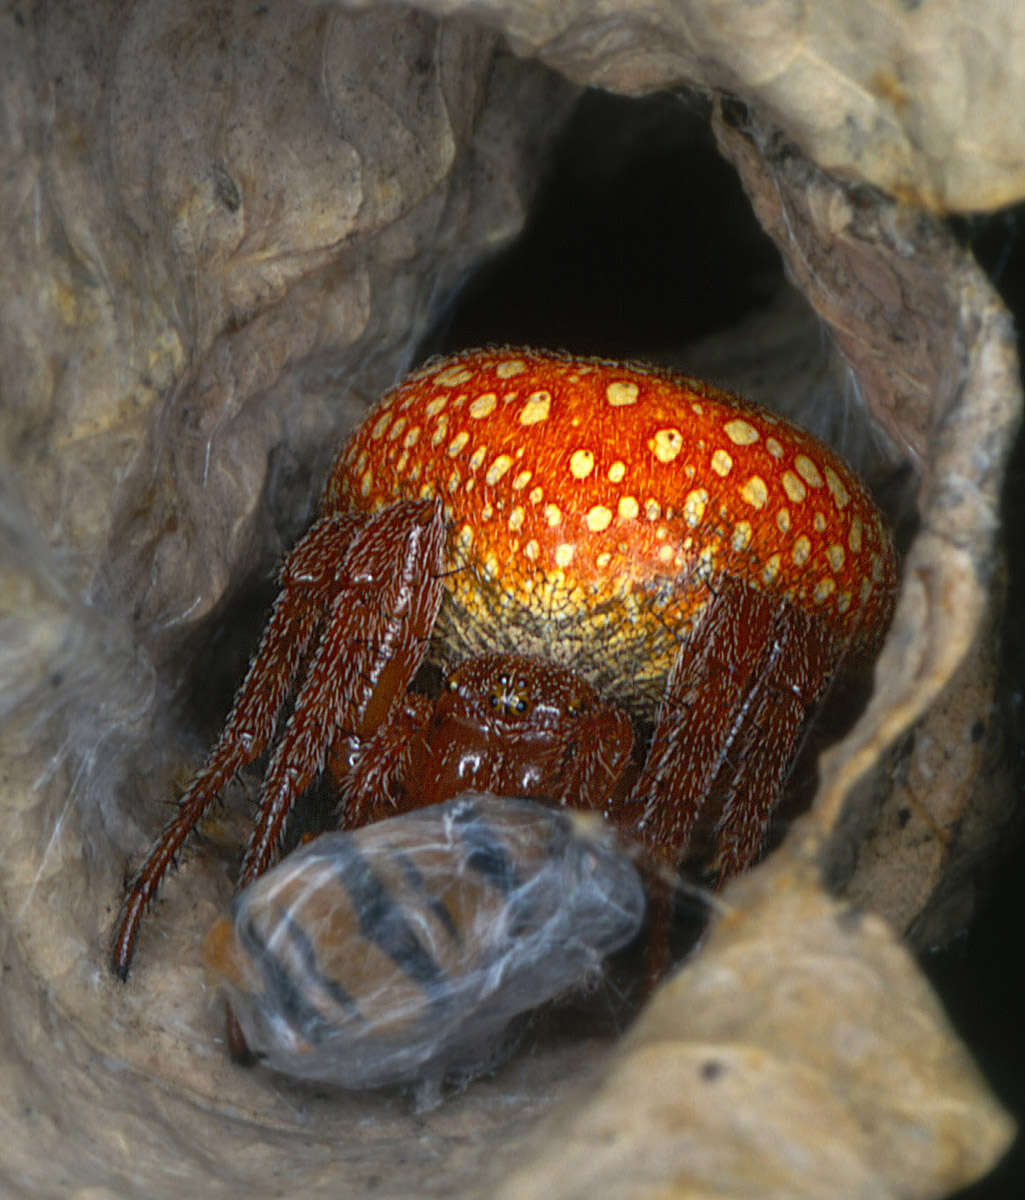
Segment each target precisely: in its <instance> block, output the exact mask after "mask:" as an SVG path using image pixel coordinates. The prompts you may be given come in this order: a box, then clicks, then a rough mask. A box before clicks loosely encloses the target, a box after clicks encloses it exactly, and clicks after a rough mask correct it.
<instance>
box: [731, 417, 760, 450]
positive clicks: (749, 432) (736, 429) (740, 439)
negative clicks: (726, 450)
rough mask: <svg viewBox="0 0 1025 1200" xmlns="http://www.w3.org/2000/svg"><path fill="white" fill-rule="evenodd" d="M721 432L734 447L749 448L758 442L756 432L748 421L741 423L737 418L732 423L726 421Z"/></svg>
mask: <svg viewBox="0 0 1025 1200" xmlns="http://www.w3.org/2000/svg"><path fill="white" fill-rule="evenodd" d="M723 431H724V432H725V434H726V436H727V437H728V438H729V439H730V441H731V442H732V443H733V444H734V445H735V446H750V445H751V444H752V443H753V442H757V441H758V430H757V429H755V427H754V426H753V425H752V424H750V423H749V422H748V421H742V420H741V419H740V418H739V417H737V418H736V419H735V420H733V421H727V422H726V424H725V425H724V426H723Z"/></svg>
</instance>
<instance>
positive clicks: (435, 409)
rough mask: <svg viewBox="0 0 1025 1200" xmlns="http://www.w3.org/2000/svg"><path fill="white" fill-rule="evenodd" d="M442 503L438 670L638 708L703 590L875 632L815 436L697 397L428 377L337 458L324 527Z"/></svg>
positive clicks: (867, 513)
mask: <svg viewBox="0 0 1025 1200" xmlns="http://www.w3.org/2000/svg"><path fill="white" fill-rule="evenodd" d="M417 498H420V499H437V500H439V501H440V502H441V503H442V505H443V507H444V512H445V516H446V518H447V520H448V522H449V524H450V532H449V543H448V559H449V563H450V566H451V568H452V570H451V572H450V573H449V574H448V575H447V576H446V580H445V584H446V589H447V591H446V597H445V600H444V602H443V604H442V610H441V613H440V615H439V619H438V624H437V627H436V637H435V641H436V647H437V649H436V653H437V655H438V657H440V658H442V659H446V658H448V659H458V658H460V657H463V656H465V655H469V654H481V653H493V652H498V653H511V652H512V653H520V654H537V655H541V656H543V657H545V658H547V659H549V660H552V661H555V662H559V663H562V664H564V665H566V666H569V667H572V668H574V669H576V670H578V671H580V672H581V673H582V674H583V675H584V676H585V677H587V678H588V679H589V680H590V682H592V683H593V684H594V685H595V686H597V687H599V688H600V689H601V690H603V691H604V692H606V693H607V694H608V695H610V696H612V697H616V698H618V699H620V700H621V701H622V702H624V703H627V704H628V705H630V706H631V707H633V708H634V709H635V710H637V709H640V710H641V711H648V712H650V710H651V708H652V707H653V706H654V704H655V703H656V702H657V700H658V698H659V697H660V695H661V694H662V691H663V688H664V684H665V679H666V676H667V674H668V671H669V669H670V667H671V665H672V662H673V660H674V658H675V656H676V653H677V651H678V649H679V644H680V639H681V637H685V636H686V633H687V631H688V629H689V628H690V627H691V626H692V624H693V623H694V621H695V620H696V619H697V618H698V617H699V615H700V614H701V613H702V611H703V610H704V608H705V606H706V604H707V602H708V599H709V597H710V595H711V589H714V587H715V584H716V580H717V579H721V578H724V577H731V578H734V579H741V580H743V581H744V582H746V583H747V584H748V585H749V586H751V587H752V588H754V589H757V590H759V591H763V592H766V593H771V594H778V595H779V596H780V597H781V598H785V599H786V600H788V601H790V602H792V603H793V604H795V605H798V606H799V607H800V608H802V609H804V610H805V611H807V612H808V613H810V614H812V615H813V616H814V618H815V620H816V622H817V623H820V626H821V627H822V628H824V629H826V630H828V633H829V637H830V640H831V641H833V642H835V643H836V644H837V645H845V644H848V643H850V644H852V645H853V646H854V648H855V649H856V650H857V649H863V648H866V647H867V646H869V645H870V644H871V643H872V642H873V641H874V640H875V639H876V638H877V637H878V634H879V633H880V631H881V630H883V629H884V628H885V626H886V624H887V622H888V619H889V615H890V611H891V609H892V604H893V592H894V586H895V578H896V567H895V558H894V552H893V545H892V541H891V538H890V535H889V533H888V531H887V529H886V526H885V524H884V522H883V520H882V518H881V516H880V514H879V512H878V511H877V509H876V508H875V505H874V504H873V503H872V501H871V499H870V498H869V496H868V494H867V492H866V491H865V489H864V487H863V486H862V484H861V483H860V481H859V480H858V479H857V478H856V476H855V475H854V474H853V473H852V472H851V471H850V469H849V468H847V467H846V466H845V464H844V463H843V462H842V461H841V460H840V459H839V458H838V457H837V456H836V455H835V454H833V453H832V451H830V450H829V449H828V448H827V447H826V446H824V445H823V444H822V443H821V442H820V441H818V440H817V439H816V438H814V437H812V436H811V435H810V434H808V433H805V432H803V431H802V430H800V429H798V428H796V427H795V426H793V425H791V424H789V423H788V422H786V421H785V420H783V419H782V418H780V417H778V416H775V415H773V414H771V413H769V412H767V411H765V410H763V409H761V408H758V407H756V406H754V405H751V404H749V403H747V402H745V401H743V400H741V399H739V398H738V397H736V396H733V395H731V394H729V393H727V392H723V391H720V390H718V389H716V388H714V387H711V386H710V385H708V384H705V383H701V382H700V381H697V380H694V379H688V378H685V377H682V376H679V375H674V374H672V373H670V372H668V371H663V370H659V369H656V368H649V367H645V366H641V365H637V364H627V363H617V362H612V361H607V360H603V359H595V358H578V357H573V356H570V355H566V354H557V353H551V352H547V351H536V350H529V349H522V348H517V349H486V350H470V351H465V352H463V353H460V354H456V355H453V356H451V357H448V358H445V359H441V360H435V361H433V362H431V363H429V364H427V365H426V366H425V367H424V368H422V369H421V370H419V371H417V372H415V373H414V374H413V375H411V376H409V377H408V378H407V379H405V380H404V381H403V382H402V383H401V384H400V385H399V386H398V387H397V388H395V389H394V390H393V391H391V392H389V393H388V394H387V395H385V396H384V397H383V398H382V399H381V401H380V402H379V403H378V404H377V405H376V406H375V407H374V408H373V409H372V410H371V412H370V413H369V415H368V416H367V418H366V420H365V421H364V422H363V424H362V425H361V426H360V428H359V429H358V430H357V431H356V433H355V434H354V435H353V437H352V439H351V440H350V441H349V443H348V445H347V446H346V447H345V448H344V449H343V451H342V453H341V455H340V457H339V459H338V462H337V464H336V466H335V468H334V471H333V473H332V476H331V480H330V483H329V485H328V491H327V499H326V504H325V508H326V511H334V510H349V509H356V510H362V511H368V512H371V511H376V510H378V509H381V508H383V507H386V506H388V505H390V504H392V503H394V502H395V501H396V500H400V499H417Z"/></svg>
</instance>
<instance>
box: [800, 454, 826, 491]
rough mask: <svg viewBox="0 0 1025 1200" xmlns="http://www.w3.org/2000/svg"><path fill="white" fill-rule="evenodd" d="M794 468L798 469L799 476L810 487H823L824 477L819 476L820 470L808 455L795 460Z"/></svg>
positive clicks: (801, 455)
mask: <svg viewBox="0 0 1025 1200" xmlns="http://www.w3.org/2000/svg"><path fill="white" fill-rule="evenodd" d="M794 466H795V467H796V468H797V473H798V475H800V477H801V478H802V479H803V480H804V482H805V483H806V484H807V485H808V486H809V487H813V488H818V487H822V476H821V475H820V474H819V469H818V467H817V466H816V465H815V464H814V463H813V462H812V461H811V459H810V458H809V457H808V456H807V455H806V454H799V455H798V456H797V457H796V458H795V459H794Z"/></svg>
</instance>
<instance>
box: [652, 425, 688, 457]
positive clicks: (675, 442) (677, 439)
mask: <svg viewBox="0 0 1025 1200" xmlns="http://www.w3.org/2000/svg"><path fill="white" fill-rule="evenodd" d="M648 447H649V448H650V450H651V452H652V454H654V456H655V457H656V458H657V459H658V461H659V462H660V463H671V462H673V461H674V460H675V459H677V458H678V457H679V455H680V451H681V450H682V449H683V434H682V433H681V432H680V431H679V430H678V429H676V428H675V427H670V428H668V429H658V430H656V431H655V436H654V437H652V438H651V439H650V440H649V442H648Z"/></svg>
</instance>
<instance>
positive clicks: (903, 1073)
mask: <svg viewBox="0 0 1025 1200" xmlns="http://www.w3.org/2000/svg"><path fill="white" fill-rule="evenodd" d="M723 903H724V911H723V913H722V914H721V915H720V916H719V917H718V919H717V921H716V923H715V925H714V927H713V929H712V932H711V934H710V935H709V937H708V940H707V942H706V944H705V945H704V946H703V948H702V950H701V952H700V954H698V955H697V956H696V957H695V959H694V961H693V962H692V963H691V964H689V965H688V966H686V967H684V968H683V969H682V970H681V971H680V972H679V973H678V974H677V975H676V977H675V978H673V979H672V980H670V981H669V982H668V983H667V984H666V985H664V986H663V987H662V989H661V990H660V991H659V993H658V994H657V995H656V996H655V998H654V1000H653V1001H652V1003H651V1004H650V1005H649V1007H648V1008H647V1010H646V1011H645V1013H644V1014H643V1016H642V1017H641V1019H640V1021H639V1022H638V1024H637V1026H636V1028H635V1029H634V1030H633V1031H632V1032H631V1033H630V1034H629V1035H628V1036H627V1037H626V1038H625V1039H624V1040H623V1042H622V1044H621V1046H620V1048H619V1050H618V1051H617V1053H616V1056H615V1059H614V1061H613V1062H612V1064H611V1065H610V1067H609V1069H608V1071H607V1073H606V1074H605V1076H604V1078H603V1079H602V1081H601V1083H600V1084H599V1086H598V1087H597V1089H596V1090H595V1091H594V1093H593V1094H592V1095H591V1096H590V1097H589V1098H587V1099H582V1100H581V1102H580V1104H578V1105H577V1106H576V1107H574V1108H570V1109H568V1110H566V1111H564V1113H563V1115H562V1118H561V1121H560V1122H559V1124H558V1126H557V1127H555V1128H552V1127H551V1126H549V1127H548V1129H547V1131H546V1133H547V1136H546V1140H545V1143H544V1148H543V1149H542V1150H541V1151H540V1156H539V1158H538V1160H537V1161H536V1162H535V1163H534V1164H533V1165H532V1166H531V1167H529V1168H528V1169H526V1170H524V1171H523V1172H521V1173H520V1174H518V1175H517V1176H515V1177H514V1178H513V1179H512V1180H510V1181H509V1183H508V1184H507V1186H506V1187H505V1188H504V1189H503V1190H502V1192H501V1193H500V1195H501V1196H502V1198H503V1200H531V1198H533V1197H546V1198H547V1197H559V1200H571V1198H576V1197H580V1198H581V1200H582V1198H584V1197H587V1198H588V1200H595V1198H596V1197H605V1196H609V1197H617V1198H624V1197H628V1198H630V1200H640V1198H642V1197H655V1196H658V1197H663V1198H665V1197H679V1198H680V1200H683V1198H684V1197H688V1198H689V1197H699V1196H713V1195H714V1196H717V1197H722V1198H726V1197H728V1198H729V1200H735V1198H739V1197H752V1198H754V1197H758V1198H759V1200H765V1198H767V1197H781V1198H782V1197H787V1198H789V1200H793V1198H796V1197H809V1198H810V1197H818V1198H825V1197H834V1196H844V1197H848V1198H855V1197H863V1198H864V1200H884V1198H885V1197H895V1198H896V1197H901V1198H902V1200H912V1198H915V1197H921V1198H923V1200H924V1198H926V1197H938V1196H943V1195H945V1194H946V1193H947V1192H948V1191H950V1190H953V1189H955V1188H957V1187H960V1186H963V1185H964V1184H965V1183H967V1182H969V1181H971V1180H973V1179H975V1178H976V1177H977V1176H978V1175H980V1174H981V1173H983V1172H984V1171H986V1170H988V1169H989V1168H990V1167H991V1166H992V1165H993V1164H994V1162H995V1161H996V1160H997V1158H998V1157H999V1156H1000V1155H1001V1154H1002V1153H1003V1152H1004V1150H1006V1148H1007V1146H1008V1145H1009V1143H1010V1141H1011V1138H1012V1136H1013V1133H1014V1124H1013V1122H1012V1121H1011V1120H1010V1118H1009V1117H1008V1116H1007V1115H1006V1114H1005V1113H1004V1112H1003V1111H1002V1110H1001V1109H1000V1108H999V1106H998V1105H997V1104H996V1103H995V1102H994V1101H993V1099H992V1098H991V1097H990V1095H989V1092H988V1090H987V1088H986V1086H985V1084H984V1082H983V1081H982V1079H981V1077H980V1075H979V1073H978V1071H977V1069H976V1068H975V1066H974V1065H973V1063H972V1061H971V1058H970V1057H969V1055H968V1053H967V1051H966V1050H965V1049H964V1047H963V1046H962V1045H961V1043H960V1042H959V1041H958V1039H957V1037H956V1035H955V1034H954V1033H953V1031H952V1029H951V1028H950V1025H949V1023H948V1021H947V1019H946V1017H945V1015H944V1013H943V1010H942V1008H941V1006H940V1004H939V1001H938V1000H937V999H936V997H935V996H934V995H933V993H932V991H931V989H930V988H929V986H928V984H927V983H926V982H925V980H924V978H923V976H922V975H921V973H920V972H919V970H918V968H917V967H916V966H915V963H914V960H913V959H912V958H911V956H910V955H909V954H908V953H907V951H906V950H904V949H903V948H902V946H901V945H900V944H899V942H898V941H897V940H896V938H895V937H894V936H893V934H892V933H891V932H890V930H889V929H888V927H887V926H886V925H885V923H884V922H882V921H881V920H879V919H878V918H876V917H874V916H871V915H867V914H860V913H858V912H856V911H854V910H852V909H851V908H850V907H849V906H846V905H844V904H842V903H839V902H837V901H835V900H832V899H830V898H829V897H828V896H826V895H825V894H824V893H823V892H822V890H821V888H820V886H819V885H818V884H817V882H816V872H815V871H814V869H813V868H812V867H811V866H810V864H809V863H808V862H807V861H806V860H802V859H799V858H798V856H797V854H796V853H791V854H786V853H784V854H781V855H778V856H777V858H776V859H775V860H773V861H771V862H770V863H768V864H766V865H765V866H763V867H761V868H759V869H758V870H757V871H755V872H753V873H752V874H751V875H749V876H748V877H747V878H745V879H742V880H740V881H739V882H737V883H736V884H734V885H733V886H732V887H730V888H729V889H728V890H727V891H726V892H725V893H724V895H723Z"/></svg>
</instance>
